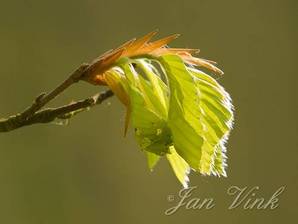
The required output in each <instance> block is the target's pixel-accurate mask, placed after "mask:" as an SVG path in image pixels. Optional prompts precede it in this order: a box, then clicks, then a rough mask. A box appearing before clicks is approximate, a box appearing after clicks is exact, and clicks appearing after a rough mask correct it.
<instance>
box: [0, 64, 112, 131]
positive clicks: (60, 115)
mask: <svg viewBox="0 0 298 224" xmlns="http://www.w3.org/2000/svg"><path fill="white" fill-rule="evenodd" d="M95 62H96V61H95ZM95 62H94V63H95ZM94 63H92V64H87V63H84V64H82V65H81V66H80V67H79V68H77V69H76V70H75V71H74V72H73V73H71V74H70V76H69V77H68V78H67V79H66V80H65V81H63V82H62V83H61V84H60V85H58V86H57V87H56V88H55V89H53V90H52V91H51V92H49V93H41V94H40V95H39V96H38V97H36V99H35V100H34V102H33V103H32V105H31V106H29V107H28V108H27V109H25V110H24V111H23V112H21V113H19V114H16V115H12V116H10V117H8V118H6V119H5V118H4V119H3V118H2V119H0V132H8V131H12V130H15V129H17V128H20V127H23V126H28V125H32V124H38V123H49V122H52V121H54V120H55V119H69V118H71V117H72V116H74V115H76V114H77V113H79V112H82V111H84V110H86V109H88V108H90V107H92V106H94V105H96V104H100V103H102V102H103V101H104V100H105V99H107V98H109V97H111V96H113V92H112V91H111V90H107V91H106V92H103V93H100V94H96V95H94V96H92V97H89V98H87V99H84V100H81V101H77V102H74V103H71V104H69V105H64V106H61V107H57V108H46V109H43V110H41V109H42V108H43V107H44V106H45V105H46V104H48V103H49V102H50V101H51V100H53V99H55V98H56V97H57V96H58V95H60V94H61V93H62V92H63V91H64V90H66V89H67V88H68V87H70V86H71V85H73V84H74V83H77V82H78V81H80V80H84V76H85V75H86V73H88V72H89V70H90V69H92V66H93V64H94Z"/></svg>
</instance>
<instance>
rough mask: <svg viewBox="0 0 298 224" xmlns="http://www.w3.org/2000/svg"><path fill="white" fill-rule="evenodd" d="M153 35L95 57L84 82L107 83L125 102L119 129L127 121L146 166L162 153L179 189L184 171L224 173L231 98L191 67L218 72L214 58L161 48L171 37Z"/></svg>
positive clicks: (184, 183) (179, 49)
mask: <svg viewBox="0 0 298 224" xmlns="http://www.w3.org/2000/svg"><path fill="white" fill-rule="evenodd" d="M155 34H156V32H151V33H149V34H147V35H146V36H144V37H143V38H140V39H137V40H136V39H133V40H131V41H129V42H126V43H125V44H124V45H122V46H121V47H119V48H116V49H115V50H111V51H109V52H107V53H105V54H103V55H102V56H100V57H99V60H98V61H97V62H96V63H95V64H94V65H93V67H94V69H92V70H91V72H90V73H89V74H88V75H87V76H86V81H88V82H90V83H92V84H98V85H108V86H109V87H110V88H111V90H112V91H113V92H114V93H115V95H116V96H117V97H118V98H119V100H120V101H121V102H122V103H123V104H124V105H125V106H126V108H127V115H126V122H125V130H127V127H128V123H129V121H130V123H131V126H132V128H133V130H134V132H135V137H136V140H137V142H138V144H139V146H140V148H141V149H142V150H143V151H144V153H145V154H146V156H147V161H148V166H149V168H150V170H152V169H153V168H154V167H155V165H156V163H157V162H158V161H159V159H160V158H161V157H163V156H165V157H166V158H167V160H168V161H169V163H170V165H171V167H172V169H173V171H174V173H175V175H176V177H177V178H178V180H179V181H180V182H181V184H182V185H183V186H184V187H187V183H188V174H189V171H190V169H192V170H194V171H197V172H199V173H201V174H204V175H211V174H213V175H218V176H220V175H222V176H226V171H225V167H226V155H225V153H226V149H225V146H224V144H225V142H226V141H227V139H228V135H229V132H230V130H231V129H232V124H233V106H232V103H231V98H230V96H229V94H228V93H227V92H226V91H225V90H224V88H223V87H222V86H221V85H220V84H219V83H218V82H217V81H216V80H215V79H213V78H212V77H211V76H209V75H207V74H205V73H203V72H202V71H200V70H198V69H196V68H195V67H196V66H203V67H206V68H207V69H210V70H212V71H214V72H218V73H219V74H223V72H222V71H221V70H220V69H218V68H216V67H215V65H214V62H212V61H208V60H205V59H201V58H197V57H194V56H193V55H192V53H193V52H195V51H197V50H193V49H183V48H169V47H167V46H166V44H167V43H169V42H170V41H171V40H173V39H175V38H176V37H177V35H172V36H170V37H167V38H163V39H161V40H158V41H155V42H149V41H150V39H151V38H152V37H153V36H154V35H155Z"/></svg>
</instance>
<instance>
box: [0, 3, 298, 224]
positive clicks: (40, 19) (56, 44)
mask: <svg viewBox="0 0 298 224" xmlns="http://www.w3.org/2000/svg"><path fill="white" fill-rule="evenodd" d="M297 11H298V4H297V1H294V0H293V1H282V0H280V1H256V0H250V1H248V0H246V1H236V0H234V1H229V0H227V1H220V0H218V1H207V0H201V1H200V0H191V1H177V0H166V1H153V0H151V1H137V0H135V1H112V0H110V1H101V0H98V1H96V0H84V1H78V0H74V1H57V0H51V1H38V0H19V1H16V0H10V1H8V0H6V1H4V0H2V1H1V7H0V117H5V116H8V115H10V114H12V113H15V112H18V111H21V110H23V109H24V108H25V107H26V106H27V105H28V104H29V103H30V102H31V101H32V100H33V99H34V97H35V96H36V95H38V94H39V93H40V92H42V91H48V90H50V89H51V88H53V87H54V86H56V85H57V84H58V83H59V82H61V81H62V80H63V79H64V78H66V76H67V75H68V74H69V73H70V72H71V71H72V70H73V69H75V68H76V67H77V66H78V65H79V64H80V63H82V62H85V61H89V60H92V59H93V58H95V57H96V56H98V55H99V54H101V53H102V52H104V51H105V50H108V49H110V48H113V47H116V46H117V45H119V44H121V43H122V42H124V41H126V40H128V39H130V38H132V37H135V36H141V35H143V34H145V33H147V32H149V31H152V30H154V29H156V28H159V30H160V36H161V37H162V36H165V35H169V34H172V33H181V34H183V35H182V36H181V37H180V38H179V39H178V40H176V41H175V42H174V43H172V45H171V46H174V47H194V48H200V49H201V53H200V55H201V56H202V57H204V58H209V59H212V60H215V61H217V62H218V63H219V65H220V67H221V68H222V69H223V70H224V71H225V75H224V76H223V77H222V78H221V79H220V80H219V81H220V83H221V84H223V85H224V86H225V88H226V89H227V90H228V92H230V93H231V95H232V98H233V101H234V104H235V107H236V120H235V128H234V130H233V132H232V134H231V137H230V140H229V142H228V145H227V146H228V157H229V159H228V164H229V167H228V170H227V171H228V178H215V177H203V176H200V175H198V174H192V175H191V185H193V186H198V190H197V191H196V192H195V194H194V196H196V197H202V198H203V197H213V198H214V199H215V200H216V202H215V203H216V207H215V208H213V209H212V210H209V211H206V210H194V211H193V210H186V209H181V210H179V211H178V212H177V213H175V214H174V215H172V216H166V215H164V211H165V210H166V209H167V208H169V207H171V206H173V205H174V203H173V202H169V201H168V200H167V196H168V195H169V194H177V192H178V191H179V189H180V185H179V183H178V181H177V180H176V178H175V176H174V175H173V173H172V171H171V169H170V167H169V165H168V164H167V162H166V161H165V160H163V161H161V162H160V163H159V164H158V166H157V167H156V169H155V172H153V173H150V172H149V171H148V169H147V166H146V160H145V157H144V155H143V154H142V153H141V152H140V150H139V149H138V147H137V145H136V143H135V141H134V138H133V134H132V132H130V134H129V135H128V137H126V138H123V120H124V119H123V118H124V108H123V107H122V105H120V103H119V102H118V101H117V100H116V99H115V98H113V99H111V100H109V103H108V102H106V103H104V104H103V105H101V106H98V107H96V108H94V109H92V110H91V111H89V112H86V113H83V114H80V115H79V116H76V117H75V118H74V119H72V120H71V122H70V125H68V126H58V125H54V124H46V125H35V126H32V127H27V128H22V129H19V130H16V131H13V132H10V133H1V134H0V223H3V224H4V223H5V224H27V223H28V224H40V223H42V224H47V223H56V224H60V223H61V224H62V223H63V224H64V223H65V224H81V223H88V224H95V223H172V224H176V223H215V222H220V223H243V224H244V223H281V222H283V223H288V222H290V221H289V220H291V219H293V218H294V215H297V211H298V199H297V194H296V192H297V189H298V180H297V178H298V172H297V167H298V166H297V157H298V148H297V146H298V144H297V143H298V141H297V139H298V138H297V123H298V122H297V120H298V119H297V114H298V113H297V108H298V105H297V91H296V88H297V80H298V78H297V77H298V74H297V68H296V65H297V50H298V49H297V33H298V31H297V19H298V17H297ZM98 90H99V88H98V87H93V86H90V85H88V84H85V83H79V84H78V85H75V86H73V87H72V88H71V89H69V90H68V91H67V92H65V93H64V94H63V95H62V96H61V97H59V98H58V99H57V100H55V101H54V102H53V103H52V104H51V105H52V106H54V105H55V106H56V105H61V104H63V103H68V102H70V101H71V100H76V99H80V98H84V97H86V96H89V95H91V94H93V93H96V92H97V91H98ZM232 185H237V186H248V187H253V186H259V187H260V190H259V194H258V195H259V196H260V197H265V198H269V197H270V195H271V194H272V193H273V192H274V191H275V190H277V188H279V187H280V186H286V189H285V192H284V193H283V194H282V195H281V196H280V201H279V203H280V205H279V207H278V208H277V209H275V210H273V211H270V210H265V211H258V210H253V211H246V210H243V209H237V210H233V211H229V210H228V209H227V207H228V204H229V203H230V202H231V198H230V197H229V196H228V195H227V194H226V190H227V188H228V187H229V186H232Z"/></svg>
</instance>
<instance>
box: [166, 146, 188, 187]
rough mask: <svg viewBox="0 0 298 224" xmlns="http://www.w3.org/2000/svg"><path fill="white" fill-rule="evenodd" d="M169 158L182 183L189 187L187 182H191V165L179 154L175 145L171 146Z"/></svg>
mask: <svg viewBox="0 0 298 224" xmlns="http://www.w3.org/2000/svg"><path fill="white" fill-rule="evenodd" d="M167 159H168V160H169V162H170V164H171V167H172V168H173V171H174V173H175V175H176V177H177V178H178V180H179V181H180V183H181V184H182V185H183V187H184V188H187V184H188V182H189V178H188V174H189V172H190V167H189V165H188V164H187V162H185V160H184V159H183V158H182V157H181V156H179V154H178V153H177V152H176V150H175V148H174V147H173V146H171V147H170V151H169V153H168V154H167Z"/></svg>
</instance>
